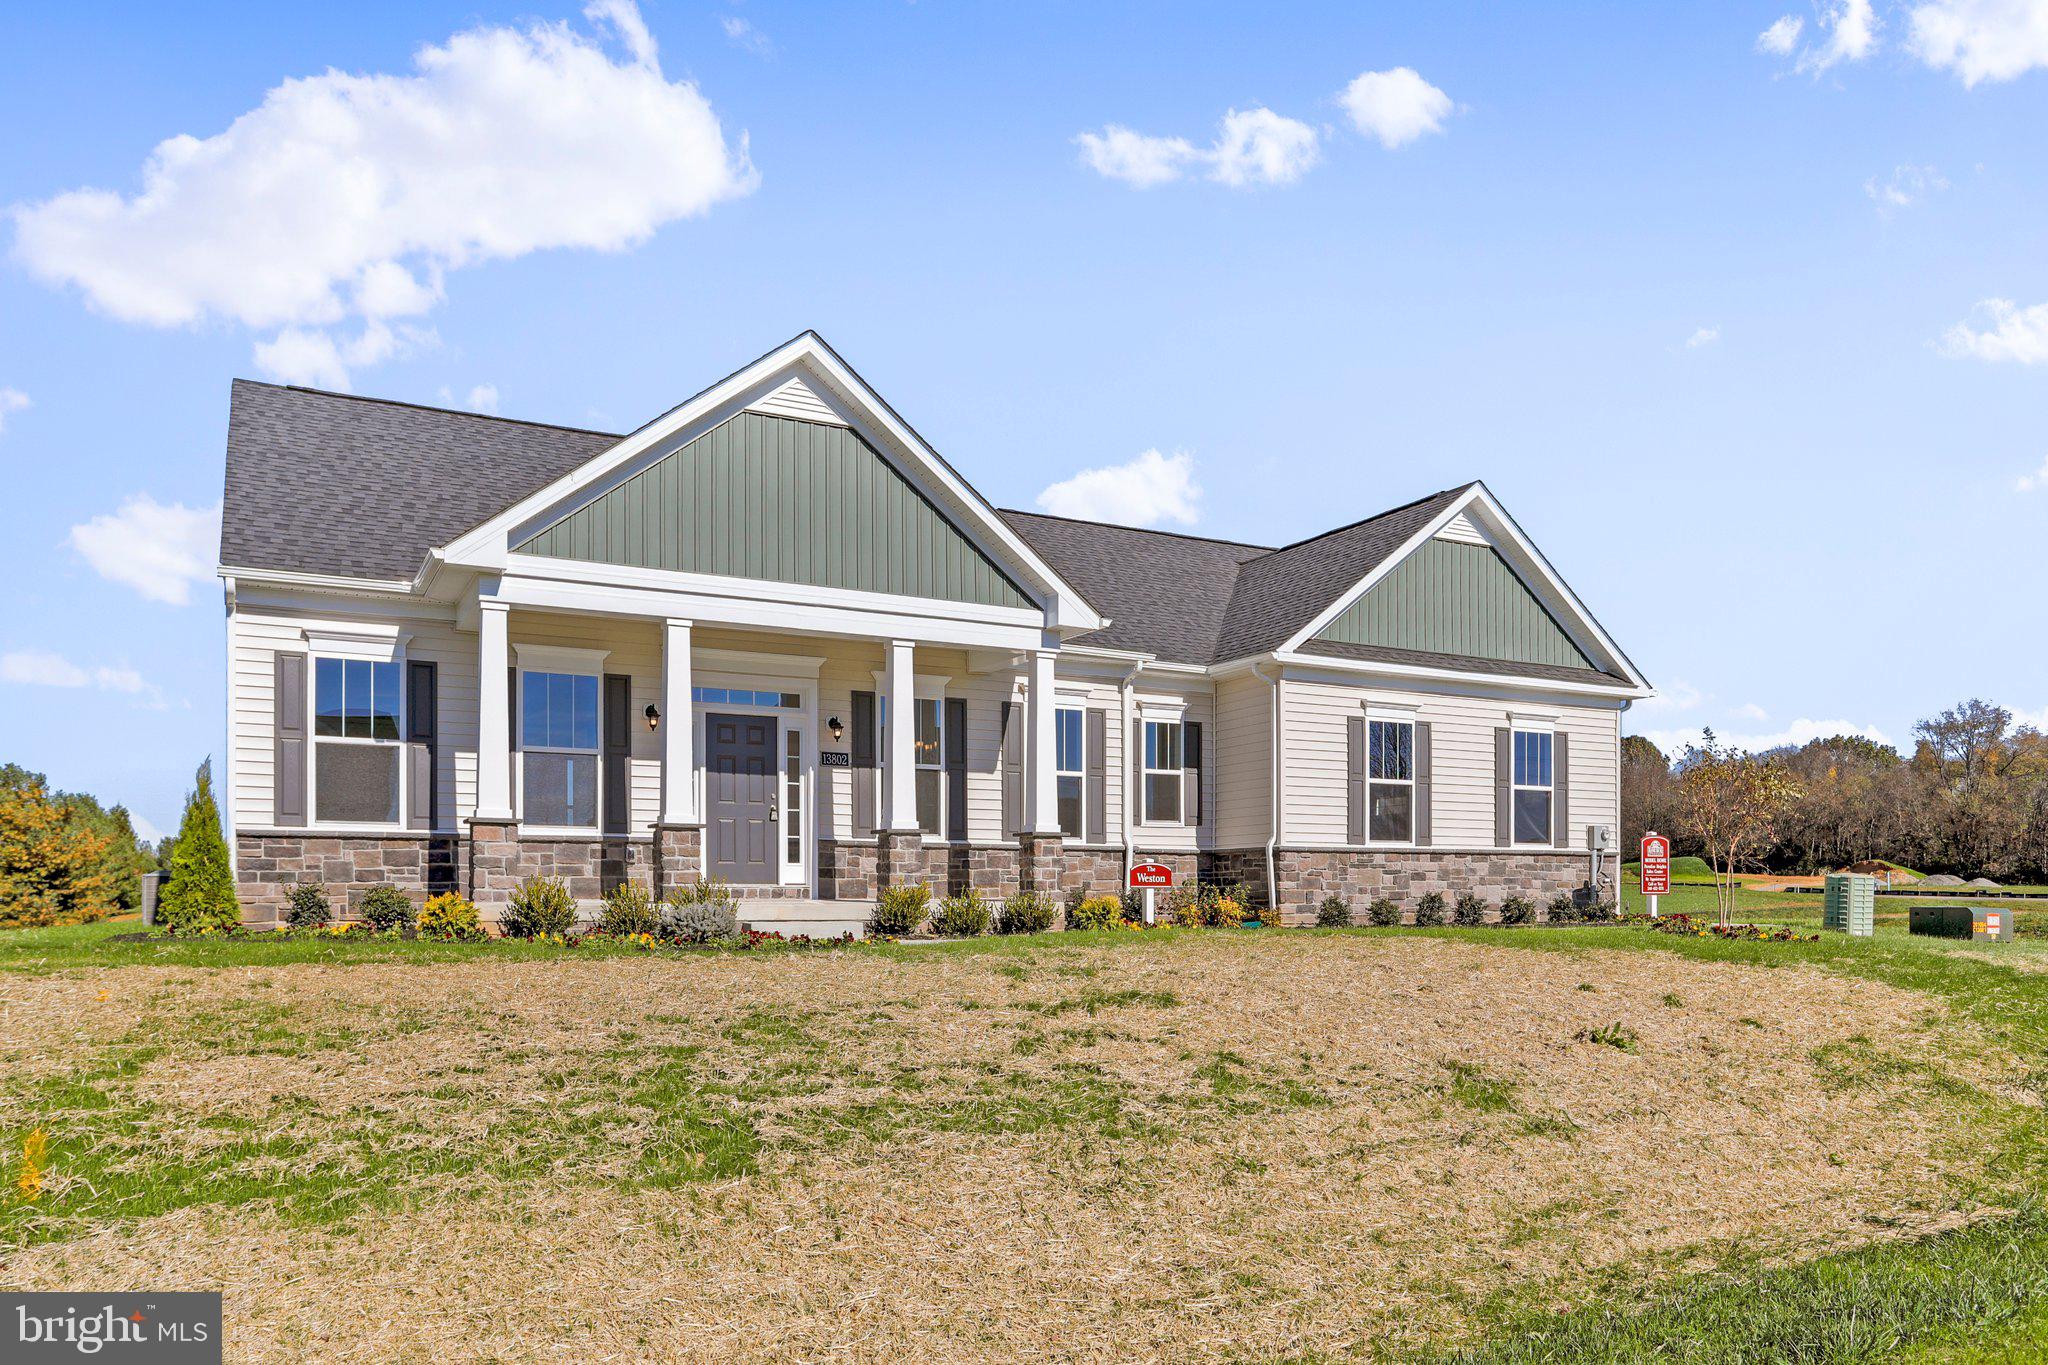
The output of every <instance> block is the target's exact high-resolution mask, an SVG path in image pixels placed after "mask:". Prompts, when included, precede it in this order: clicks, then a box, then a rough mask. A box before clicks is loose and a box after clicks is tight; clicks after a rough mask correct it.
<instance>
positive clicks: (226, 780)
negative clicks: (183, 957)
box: [220, 574, 242, 886]
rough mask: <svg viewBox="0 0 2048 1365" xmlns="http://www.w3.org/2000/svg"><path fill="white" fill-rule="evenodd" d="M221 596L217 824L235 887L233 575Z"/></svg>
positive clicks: (238, 878) (238, 862) (238, 853)
mask: <svg viewBox="0 0 2048 1365" xmlns="http://www.w3.org/2000/svg"><path fill="white" fill-rule="evenodd" d="M221 583H222V584H223V591H222V593H221V596H222V598H223V599H224V601H225V605H226V607H227V612H226V618H227V619H226V620H225V622H224V623H223V624H224V625H225V626H226V627H227V629H226V632H225V633H226V635H227V651H226V662H227V670H228V671H227V676H226V677H225V678H223V679H222V682H223V683H225V684H226V686H224V687H223V688H222V691H223V692H225V693H226V694H227V697H228V702H229V705H228V715H227V729H226V730H225V731H224V732H223V738H224V743H225V747H224V748H223V749H222V750H221V755H220V759H221V762H220V779H221V780H220V823H221V828H222V830H223V831H224V832H225V833H226V836H227V845H228V877H229V879H230V880H232V881H233V882H234V884H235V885H236V886H240V885H241V884H242V841H241V840H240V839H238V838H236V837H235V709H234V695H235V692H234V689H235V576H234V575H233V574H222V575H221Z"/></svg>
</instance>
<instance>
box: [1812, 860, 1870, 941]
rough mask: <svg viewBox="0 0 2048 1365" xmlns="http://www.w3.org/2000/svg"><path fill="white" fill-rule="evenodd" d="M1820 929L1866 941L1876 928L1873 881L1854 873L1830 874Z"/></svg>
mask: <svg viewBox="0 0 2048 1365" xmlns="http://www.w3.org/2000/svg"><path fill="white" fill-rule="evenodd" d="M1826 885H1827V896H1826V898H1825V903H1824V905H1823V907H1822V909H1821V917H1820V922H1821V927H1822V928H1823V929H1833V930H1836V931H1837V932H1839V933H1844V934H1854V935H1855V936H1856V937H1858V938H1869V937H1870V935H1871V932H1872V931H1873V930H1874V929H1875V928H1876V927H1877V878H1875V877H1866V876H1864V875H1863V874H1861V873H1858V872H1830V873H1829V874H1828V877H1827V884H1826Z"/></svg>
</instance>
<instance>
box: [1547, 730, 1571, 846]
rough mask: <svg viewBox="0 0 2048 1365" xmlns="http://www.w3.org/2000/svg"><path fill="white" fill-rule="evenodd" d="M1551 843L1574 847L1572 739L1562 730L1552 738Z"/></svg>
mask: <svg viewBox="0 0 2048 1365" xmlns="http://www.w3.org/2000/svg"><path fill="white" fill-rule="evenodd" d="M1550 783H1551V789H1550V842H1551V843H1552V844H1555V845H1556V846H1557V847H1559V848H1570V847H1571V846H1572V737H1571V736H1570V735H1568V734H1566V733H1565V732H1564V731H1562V730H1560V731H1558V732H1557V733H1556V734H1555V735H1552V736H1551V738H1550Z"/></svg>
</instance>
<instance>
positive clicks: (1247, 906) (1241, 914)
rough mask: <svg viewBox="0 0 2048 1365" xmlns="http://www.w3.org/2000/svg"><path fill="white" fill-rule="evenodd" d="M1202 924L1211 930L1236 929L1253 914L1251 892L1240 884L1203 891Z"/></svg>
mask: <svg viewBox="0 0 2048 1365" xmlns="http://www.w3.org/2000/svg"><path fill="white" fill-rule="evenodd" d="M1201 902H1202V923H1203V924H1204V925H1205V926H1207V927H1208V928H1211V929H1235V928H1236V927H1237V926H1238V925H1240V924H1243V923H1244V922H1245V918H1246V916H1247V915H1249V914H1250V913H1251V906H1252V897H1251V892H1250V891H1248V890H1246V889H1245V887H1244V885H1243V884H1242V883H1240V882H1232V883H1231V884H1230V885H1228V886H1205V887H1203V888H1202V889H1201Z"/></svg>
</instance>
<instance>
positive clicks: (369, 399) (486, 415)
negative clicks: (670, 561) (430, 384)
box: [235, 378, 625, 441]
mask: <svg viewBox="0 0 2048 1365" xmlns="http://www.w3.org/2000/svg"><path fill="white" fill-rule="evenodd" d="M235 383H237V384H250V385H254V386H255V387H256V388H259V389H276V390H280V391H282V392H285V393H310V394H313V395H315V396H316V397H320V398H345V399H347V400H348V401H349V402H351V403H375V404H377V405H378V406H380V407H387V408H410V409H412V410H413V411H414V412H439V413H445V414H446V415H448V416H450V417H474V418H475V419H476V420H478V421H479V422H505V423H509V424H510V425H512V426H515V427H539V428H540V429H541V430H543V431H573V432H575V433H577V434H578V435H581V436H604V437H608V438H610V439H611V440H614V441H616V440H619V439H621V437H622V436H623V435H624V434H625V433H623V432H617V431H599V430H598V429H597V428H596V427H572V426H568V425H566V424H564V423H561V422H535V421H532V420H530V419H528V418H525V417H500V416H499V415H498V414H497V413H495V412H477V411H474V410H473V409H470V408H444V407H440V406H438V405H436V404H433V403H414V402H410V401H408V400H406V399H403V398H379V397H377V396H376V395H374V394H367V393H342V392H340V391H339V390H336V389H316V388H314V387H313V386H312V385H310V384H273V383H271V382H270V381H269V380H266V379H241V378H237V379H236V380H235Z"/></svg>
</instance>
